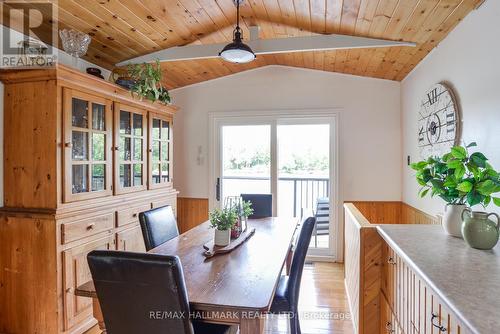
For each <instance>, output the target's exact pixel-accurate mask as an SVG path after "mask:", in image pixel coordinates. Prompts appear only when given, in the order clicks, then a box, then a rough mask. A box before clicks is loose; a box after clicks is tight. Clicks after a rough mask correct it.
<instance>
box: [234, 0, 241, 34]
mask: <svg viewBox="0 0 500 334" xmlns="http://www.w3.org/2000/svg"><path fill="white" fill-rule="evenodd" d="M240 1H241V0H236V28H235V29H234V36H233V39H234V38H235V37H236V34H238V35H239V38H240V39H241V28H240Z"/></svg>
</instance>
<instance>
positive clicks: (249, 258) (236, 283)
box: [75, 217, 298, 312]
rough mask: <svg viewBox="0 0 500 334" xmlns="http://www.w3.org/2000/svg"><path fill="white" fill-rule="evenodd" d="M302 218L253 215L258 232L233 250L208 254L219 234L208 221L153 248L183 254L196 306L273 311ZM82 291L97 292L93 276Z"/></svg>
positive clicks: (252, 222) (252, 223)
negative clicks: (275, 292) (282, 273)
mask: <svg viewBox="0 0 500 334" xmlns="http://www.w3.org/2000/svg"><path fill="white" fill-rule="evenodd" d="M297 224H298V220H297V219H296V218H280V217H273V218H264V219H250V220H249V221H248V226H249V228H252V227H254V228H255V235H254V236H252V237H251V238H250V239H249V240H248V241H247V242H245V243H244V244H242V245H241V246H240V247H238V248H237V249H235V250H234V251H232V252H231V253H228V254H222V255H217V256H215V257H213V258H208V259H207V258H206V257H205V256H204V255H203V252H204V249H203V245H204V244H205V243H207V242H208V241H210V240H211V239H212V238H213V237H214V231H213V229H211V228H209V222H208V221H207V222H205V223H203V224H201V225H199V226H197V227H195V228H193V229H191V230H189V231H187V232H185V233H183V234H181V235H179V236H178V237H176V238H174V239H172V240H169V241H168V242H166V243H164V244H162V245H160V246H159V247H157V248H155V249H152V250H151V251H150V253H155V254H165V255H171V254H176V255H178V256H179V258H180V259H181V262H182V267H183V269H184V276H185V280H186V287H187V291H188V295H189V301H190V305H191V308H192V309H194V310H213V309H224V310H230V309H234V310H249V311H263V312H265V311H268V310H269V307H270V305H271V302H272V300H273V297H274V291H275V288H276V285H277V283H278V281H279V278H280V275H281V271H282V269H283V265H284V263H285V260H286V257H287V255H288V250H289V247H290V244H291V242H292V239H293V235H294V233H295V230H296V228H297ZM75 293H76V295H79V296H86V297H95V289H94V286H93V282H88V283H86V284H84V285H82V286H80V287H79V288H78V289H77V291H76V292H75Z"/></svg>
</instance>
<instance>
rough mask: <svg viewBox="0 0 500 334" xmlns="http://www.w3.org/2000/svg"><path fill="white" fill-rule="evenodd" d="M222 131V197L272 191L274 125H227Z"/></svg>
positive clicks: (269, 192)
mask: <svg viewBox="0 0 500 334" xmlns="http://www.w3.org/2000/svg"><path fill="white" fill-rule="evenodd" d="M221 131H222V133H221V135H222V145H221V148H222V156H221V159H222V166H221V167H222V168H221V169H222V175H221V178H220V180H219V182H220V194H221V195H220V197H221V198H222V199H224V198H227V197H228V196H240V195H241V194H271V144H270V143H271V126H270V125H268V124H263V125H226V126H222V128H221Z"/></svg>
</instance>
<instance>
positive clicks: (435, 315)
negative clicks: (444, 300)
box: [431, 313, 446, 332]
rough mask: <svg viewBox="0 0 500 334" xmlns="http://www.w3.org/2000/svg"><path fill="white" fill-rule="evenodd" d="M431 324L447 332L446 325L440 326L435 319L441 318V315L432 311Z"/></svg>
mask: <svg viewBox="0 0 500 334" xmlns="http://www.w3.org/2000/svg"><path fill="white" fill-rule="evenodd" d="M431 315H432V317H431V324H432V326H434V327H436V328H437V329H438V330H439V331H440V332H446V327H444V326H440V325H439V324H436V323H434V320H435V319H437V318H439V316H438V315H437V314H436V313H431Z"/></svg>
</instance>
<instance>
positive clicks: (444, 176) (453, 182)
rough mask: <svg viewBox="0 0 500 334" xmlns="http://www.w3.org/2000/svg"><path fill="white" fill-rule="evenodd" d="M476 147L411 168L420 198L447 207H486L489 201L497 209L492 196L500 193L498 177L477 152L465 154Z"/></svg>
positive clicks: (498, 201)
mask: <svg viewBox="0 0 500 334" xmlns="http://www.w3.org/2000/svg"><path fill="white" fill-rule="evenodd" d="M475 146H477V144H476V143H470V144H469V145H466V146H455V147H452V148H451V151H450V152H448V153H446V154H444V155H443V156H442V157H430V158H428V159H427V160H424V161H419V162H416V163H413V164H411V168H413V169H414V170H415V171H416V172H417V174H416V178H417V182H418V183H419V184H420V185H421V186H422V188H421V189H420V191H419V194H420V197H424V196H426V195H427V194H429V193H430V195H431V197H433V196H436V195H437V196H439V197H441V198H442V199H443V200H444V201H446V202H447V203H450V204H468V205H469V206H473V205H476V204H481V205H483V207H486V206H488V205H489V204H490V202H492V201H493V203H494V204H495V205H497V206H500V198H499V197H493V194H495V193H498V192H500V174H499V173H498V172H497V171H496V170H495V169H494V168H493V167H492V166H491V165H490V164H489V163H488V159H487V158H486V157H485V156H484V154H482V153H481V152H474V153H472V154H470V153H469V148H471V147H475Z"/></svg>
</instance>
